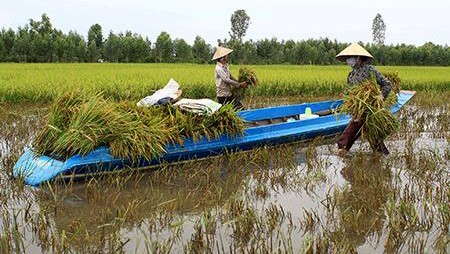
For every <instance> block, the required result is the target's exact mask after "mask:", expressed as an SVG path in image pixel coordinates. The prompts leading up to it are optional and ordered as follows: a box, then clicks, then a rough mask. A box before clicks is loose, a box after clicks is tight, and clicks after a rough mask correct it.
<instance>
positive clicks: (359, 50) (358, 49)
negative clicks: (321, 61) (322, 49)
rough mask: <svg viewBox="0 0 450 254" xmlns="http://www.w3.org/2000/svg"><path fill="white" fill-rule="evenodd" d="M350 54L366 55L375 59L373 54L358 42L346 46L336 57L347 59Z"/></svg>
mask: <svg viewBox="0 0 450 254" xmlns="http://www.w3.org/2000/svg"><path fill="white" fill-rule="evenodd" d="M350 56H365V57H369V58H371V59H373V56H372V55H371V54H370V53H369V52H368V51H367V50H366V49H365V48H363V47H362V46H361V45H359V44H358V43H352V44H350V46H348V47H346V48H345V49H344V50H342V51H341V52H340V53H339V54H337V56H336V59H337V60H339V61H345V59H347V58H348V57H350Z"/></svg>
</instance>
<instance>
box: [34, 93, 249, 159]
mask: <svg viewBox="0 0 450 254" xmlns="http://www.w3.org/2000/svg"><path fill="white" fill-rule="evenodd" d="M243 130H244V122H243V120H242V119H241V118H239V117H238V116H237V115H236V112H235V111H234V109H233V108H232V107H231V106H229V105H225V106H223V107H222V108H220V109H219V110H218V111H217V112H215V113H214V114H212V115H211V116H199V115H196V114H191V113H185V112H182V111H180V110H178V109H174V108H170V107H159V108H141V107H137V106H136V105H135V103H125V102H121V103H120V102H119V103H117V102H110V101H107V100H105V99H103V98H102V95H95V96H92V97H90V98H81V97H79V96H78V95H76V94H67V95H64V96H63V97H61V99H60V100H58V101H56V102H55V103H54V105H53V106H52V108H51V111H50V113H49V115H48V124H47V125H46V126H45V127H44V128H43V129H42V130H41V131H40V133H39V134H38V136H37V138H36V139H35V141H34V142H33V147H34V149H35V151H36V152H37V153H39V154H44V155H50V156H56V157H62V158H69V157H71V156H73V155H75V154H80V155H86V154H88V153H89V152H91V151H93V150H94V149H96V148H97V147H99V146H108V147H109V148H110V152H111V154H112V155H113V156H115V157H119V158H122V159H130V160H131V161H133V162H137V161H138V160H139V159H142V158H143V159H147V160H149V159H152V158H158V157H159V156H161V154H162V153H164V152H165V147H166V145H167V144H168V143H169V142H173V143H183V141H184V139H185V138H193V139H194V141H196V140H198V139H199V138H200V137H202V136H206V137H207V138H213V137H219V136H220V135H222V134H227V135H230V136H235V135H240V134H242V133H243Z"/></svg>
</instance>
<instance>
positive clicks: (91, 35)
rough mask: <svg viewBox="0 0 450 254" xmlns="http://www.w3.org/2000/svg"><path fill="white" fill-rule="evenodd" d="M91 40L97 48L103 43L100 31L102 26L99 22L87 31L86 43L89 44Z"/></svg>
mask: <svg viewBox="0 0 450 254" xmlns="http://www.w3.org/2000/svg"><path fill="white" fill-rule="evenodd" d="M92 42H94V43H95V46H96V47H97V48H101V47H102V45H103V32H102V26H100V25H99V24H94V25H92V26H91V27H90V28H89V31H88V41H87V43H88V45H90V44H91V43H92Z"/></svg>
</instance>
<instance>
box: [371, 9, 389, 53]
mask: <svg viewBox="0 0 450 254" xmlns="http://www.w3.org/2000/svg"><path fill="white" fill-rule="evenodd" d="M385 34H386V25H385V24H384V21H383V18H382V17H381V14H379V13H377V15H376V16H375V18H374V19H373V24H372V35H373V43H374V44H375V45H377V46H381V45H384V39H385Z"/></svg>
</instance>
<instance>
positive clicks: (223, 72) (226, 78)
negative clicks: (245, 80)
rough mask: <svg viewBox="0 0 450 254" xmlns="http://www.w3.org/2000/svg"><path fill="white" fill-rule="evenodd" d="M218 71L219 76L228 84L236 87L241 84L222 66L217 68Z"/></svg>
mask: <svg viewBox="0 0 450 254" xmlns="http://www.w3.org/2000/svg"><path fill="white" fill-rule="evenodd" d="M216 73H217V75H219V77H220V78H221V79H222V80H223V82H224V83H225V84H226V85H229V86H233V87H236V88H237V87H240V86H241V85H240V84H239V82H237V81H235V80H233V79H231V78H229V77H228V75H227V74H226V73H225V71H224V70H223V69H222V68H217V69H216ZM230 77H231V75H230Z"/></svg>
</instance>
